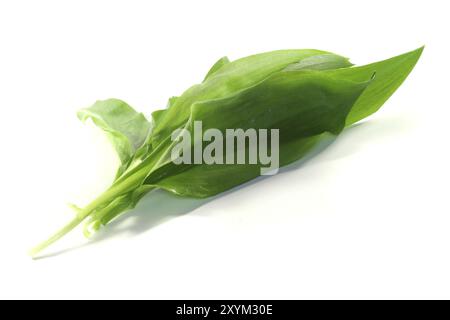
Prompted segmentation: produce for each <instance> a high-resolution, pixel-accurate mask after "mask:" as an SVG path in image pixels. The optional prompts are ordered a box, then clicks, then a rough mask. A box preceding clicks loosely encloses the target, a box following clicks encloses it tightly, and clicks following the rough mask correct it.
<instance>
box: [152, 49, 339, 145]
mask: <svg viewBox="0 0 450 320" xmlns="http://www.w3.org/2000/svg"><path fill="white" fill-rule="evenodd" d="M323 54H329V53H328V52H325V51H319V50H279V51H272V52H267V53H261V54H257V55H252V56H249V57H245V58H242V59H238V60H235V61H233V62H230V63H227V64H225V65H223V66H222V67H221V68H220V69H218V70H217V71H215V72H214V73H213V74H212V75H211V76H210V77H208V79H207V80H206V81H205V82H203V83H201V84H197V85H194V86H192V87H191V88H189V89H188V90H186V91H185V92H184V93H183V94H182V95H181V96H180V97H179V98H178V99H177V100H176V101H175V103H174V104H173V105H171V106H170V107H169V108H168V109H167V112H166V113H164V115H163V117H161V119H160V121H159V123H158V124H157V125H156V126H155V128H154V131H153V137H152V140H153V145H154V146H156V145H158V144H159V143H161V142H162V141H163V140H164V139H165V138H166V137H167V136H168V135H170V134H171V133H172V131H173V130H175V129H176V128H179V127H181V126H183V125H184V124H185V123H186V121H187V119H188V118H189V115H190V112H191V106H192V104H193V103H195V102H200V101H205V100H210V99H218V98H224V97H226V96H228V95H231V94H233V93H236V92H238V91H240V90H243V89H246V88H248V87H251V86H253V85H255V84H257V83H259V82H261V81H263V80H264V79H266V78H267V77H269V76H270V75H272V74H273V73H275V72H278V71H281V70H283V69H284V68H286V67H287V66H289V65H290V64H293V63H299V62H300V61H302V60H303V59H307V58H309V57H312V56H315V55H323ZM343 66H347V62H345V64H344V65H343Z"/></svg>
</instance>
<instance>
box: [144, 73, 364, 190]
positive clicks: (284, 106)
mask: <svg viewBox="0 0 450 320" xmlns="http://www.w3.org/2000/svg"><path fill="white" fill-rule="evenodd" d="M366 80H368V79H366ZM368 84H369V82H368V81H365V82H351V81H342V80H339V81H338V80H335V79H334V78H332V77H329V76H327V75H324V74H323V73H321V72H317V71H309V72H306V71H297V72H292V71H289V72H279V73H276V74H274V75H273V76H272V77H270V78H268V79H267V80H265V81H263V82H262V83H260V84H258V85H256V86H254V87H251V88H249V89H247V90H244V91H241V92H239V93H236V94H235V95H233V96H230V97H227V98H223V99H216V100H208V101H204V102H198V103H196V104H194V106H193V107H192V113H191V118H190V122H189V125H188V126H187V128H188V129H189V130H190V131H192V127H193V122H194V121H196V120H201V121H202V123H203V130H204V131H206V130H207V129H210V128H214V129H219V130H220V131H221V132H222V133H223V134H225V130H226V129H227V128H241V129H243V130H246V129H249V128H253V129H279V139H280V142H279V143H280V162H281V165H285V164H288V163H290V162H292V161H295V160H298V159H300V158H301V157H303V156H304V155H305V154H306V152H307V151H308V150H310V148H311V147H313V146H314V144H315V142H317V141H318V137H319V136H320V135H322V134H323V133H325V132H329V133H333V134H339V132H340V131H341V130H342V129H343V128H344V125H345V119H346V117H347V115H348V113H349V112H350V109H351V107H352V106H353V104H354V103H355V101H356V100H357V99H358V97H359V96H360V95H361V93H362V92H363V91H364V89H365V88H366V87H367V85H368ZM172 147H173V145H172V146H170V147H169V148H168V149H170V148H172ZM165 154H166V158H165V160H163V161H160V163H162V164H160V165H159V167H158V166H154V167H153V169H152V173H150V175H149V176H148V177H147V178H146V180H145V182H144V183H145V184H148V185H151V186H154V187H160V188H163V189H166V190H168V191H170V192H174V193H177V194H179V195H182V196H192V197H209V196H213V195H215V194H217V193H220V192H223V191H226V190H228V189H230V188H233V187H235V186H237V185H239V184H242V183H244V182H246V181H249V180H251V179H254V178H256V177H258V176H259V175H260V169H261V167H262V165H261V164H254V165H251V164H245V165H243V164H226V165H224V164H213V165H208V164H199V165H178V166H177V165H175V164H173V162H172V161H171V159H169V158H167V155H169V152H167V151H166V153H165ZM162 159H164V157H162Z"/></svg>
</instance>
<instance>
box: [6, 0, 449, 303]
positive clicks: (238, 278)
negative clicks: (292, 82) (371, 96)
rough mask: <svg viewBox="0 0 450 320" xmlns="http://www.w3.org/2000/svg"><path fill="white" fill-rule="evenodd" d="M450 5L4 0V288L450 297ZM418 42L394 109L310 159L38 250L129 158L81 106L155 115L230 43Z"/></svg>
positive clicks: (361, 55)
mask: <svg viewBox="0 0 450 320" xmlns="http://www.w3.org/2000/svg"><path fill="white" fill-rule="evenodd" d="M447 4H448V2H447V1H426V2H423V1H392V0H389V1H381V0H379V1H375V2H373V1H372V2H365V1H280V0H277V1H271V2H269V1H261V0H260V1H230V0H228V1H223V2H219V1H158V2H157V1H129V0H127V1H111V0H108V1H92V0H90V1H47V0H43V1H21V0H16V1H1V2H0V111H1V112H0V116H1V120H0V130H1V132H0V133H1V135H0V137H1V138H0V139H1V149H0V150H1V151H0V152H1V153H0V154H1V160H0V161H1V176H0V188H1V210H0V248H1V251H0V252H1V254H0V298H182V299H187V298H194V299H195V298H210V299H213V298H236V299H239V298H254V299H257V298H268V299H271V298H308V299H313V298H344V299H346V298H450V272H449V270H450V256H449V253H450V250H449V249H450V248H449V245H450V210H449V209H450V205H449V200H448V192H449V181H450V174H449V169H448V168H449V167H448V166H449V163H450V156H449V142H448V137H449V131H448V121H449V117H450V106H449V102H448V92H449V87H448V84H449V80H448V77H449V71H450V70H449V67H448V55H449V51H450V46H449V41H448V30H450V25H449V22H448V8H447ZM423 44H425V45H426V49H425V51H424V54H423V56H422V58H421V60H420V61H419V63H418V65H417V67H416V68H415V70H414V71H413V72H412V73H411V75H410V77H409V78H408V79H407V80H406V82H405V83H404V84H403V86H402V87H401V88H400V89H399V90H398V91H397V92H396V93H395V95H394V96H393V97H392V98H391V99H390V100H389V101H388V102H387V103H386V104H385V106H384V108H383V109H382V110H381V111H380V112H379V113H378V114H377V115H376V116H373V117H371V118H370V119H369V120H368V121H366V122H364V124H363V125H360V126H357V127H355V128H352V129H349V130H347V131H345V132H344V133H343V135H342V136H341V137H340V138H339V139H338V140H337V141H336V142H335V143H334V144H332V145H331V146H330V147H329V148H328V149H326V150H324V151H323V152H321V153H320V154H318V155H317V156H316V157H314V158H313V159H311V160H310V161H308V162H306V163H304V164H303V165H299V166H297V167H296V168H294V169H293V170H289V171H288V172H284V173H282V174H280V175H278V176H275V177H271V178H268V179H264V180H261V181H259V182H257V183H252V184H250V185H247V186H246V187H244V188H240V189H239V190H237V191H235V192H231V193H227V194H225V195H223V196H220V197H218V198H216V199H214V200H212V201H198V200H191V199H185V200H180V199H177V198H175V197H173V196H170V195H167V194H165V193H163V192H156V193H155V194H153V195H151V196H149V197H147V198H145V199H144V200H143V203H142V204H141V205H140V206H139V207H138V209H137V210H135V211H134V212H133V213H130V214H128V215H127V216H126V217H125V216H124V217H123V219H120V220H119V221H117V222H115V223H113V224H112V225H111V226H110V227H109V228H108V229H107V230H104V232H101V233H100V234H99V235H98V237H97V241H91V242H89V241H87V240H86V239H84V238H83V237H82V236H81V231H80V230H76V231H75V232H73V233H72V234H71V235H70V236H68V237H67V238H64V239H63V240H62V241H61V242H60V243H58V244H57V245H55V246H53V247H51V248H49V250H48V251H46V255H47V257H46V258H43V259H40V260H34V261H33V260H32V259H30V257H29V256H27V250H28V249H29V248H30V247H32V246H33V245H35V244H36V243H37V242H39V241H41V240H43V239H44V238H45V237H47V236H48V235H49V234H50V233H52V232H53V231H55V229H56V228H58V227H59V226H60V225H61V224H63V223H65V222H66V221H68V220H70V218H71V215H72V214H73V213H72V212H71V210H70V209H69V208H68V207H67V206H66V203H67V202H75V203H77V204H80V205H83V204H84V203H86V201H88V200H89V199H92V198H93V197H94V196H95V195H97V194H98V193H100V192H101V191H102V190H103V189H104V188H106V187H107V186H108V184H109V182H110V181H111V179H112V177H113V173H114V170H115V167H116V165H117V164H118V161H117V159H116V157H115V155H114V152H113V150H112V148H111V146H110V145H109V143H108V141H107V140H106V138H104V137H103V135H102V134H101V133H100V132H98V131H97V130H96V129H94V128H93V126H89V125H83V124H81V123H80V122H79V121H78V120H77V118H76V116H75V112H76V110H77V109H79V108H81V107H87V106H89V105H90V104H92V103H93V102H94V101H95V100H97V99H106V98H110V97H115V98H120V99H123V100H125V101H127V102H128V103H130V104H131V105H132V106H134V107H135V108H136V109H138V110H140V111H143V112H144V113H145V114H150V112H151V111H152V110H154V109H156V108H161V107H164V106H165V104H166V100H167V98H168V97H170V96H172V95H178V94H180V93H181V92H182V91H183V90H184V89H186V88H187V87H189V86H190V85H192V84H194V83H197V82H200V81H201V80H202V78H203V76H204V74H205V72H206V71H207V70H208V69H209V67H210V66H211V64H212V63H213V62H215V60H216V59H218V58H219V57H221V56H223V55H228V56H229V57H230V58H231V59H236V58H239V57H242V56H245V55H249V54H253V53H258V52H263V51H269V50H276V49H288V48H289V49H290V48H316V49H322V50H329V51H333V52H336V53H339V54H342V55H345V56H349V57H351V58H352V62H354V63H356V64H364V63H369V62H373V61H377V60H382V59H385V58H389V57H391V56H394V55H397V54H401V53H404V52H406V51H410V50H413V49H415V48H417V47H419V46H422V45H423ZM86 243H87V244H86Z"/></svg>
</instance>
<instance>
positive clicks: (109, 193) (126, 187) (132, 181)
mask: <svg viewBox="0 0 450 320" xmlns="http://www.w3.org/2000/svg"><path fill="white" fill-rule="evenodd" d="M141 172H142V173H145V172H144V171H138V172H136V173H135V174H133V175H131V176H129V177H127V179H125V180H121V181H120V182H119V181H116V182H115V183H114V184H113V185H112V186H111V187H110V188H109V189H108V190H106V191H105V192H104V193H103V194H101V195H100V196H99V197H98V198H96V199H95V200H94V201H92V202H91V203H90V204H88V205H87V206H86V207H85V208H83V209H81V210H80V211H79V212H78V213H77V215H76V216H75V218H73V219H72V220H71V221H70V222H69V223H68V224H66V225H65V226H64V227H62V228H61V229H59V230H58V231H57V232H55V233H54V234H53V235H52V236H51V237H49V238H48V239H47V240H45V241H43V242H41V243H40V244H38V245H37V246H35V247H34V248H32V249H31V250H30V252H29V254H30V255H31V256H32V257H35V256H36V255H37V254H38V253H40V252H41V251H42V250H44V249H46V248H47V247H48V246H50V245H51V244H53V243H54V242H56V241H57V240H59V239H60V238H61V237H63V236H64V235H66V234H67V233H69V232H70V231H72V230H73V229H74V228H75V227H77V226H78V225H79V224H80V223H82V222H83V221H84V220H85V219H86V218H87V217H89V215H90V214H92V212H93V211H94V210H95V209H97V208H98V207H99V206H102V205H107V204H109V203H111V201H113V200H114V199H116V198H117V197H118V196H120V195H122V194H124V193H126V192H128V191H130V190H133V189H135V188H136V186H139V184H140V182H141V181H142V173H141ZM144 176H145V175H144Z"/></svg>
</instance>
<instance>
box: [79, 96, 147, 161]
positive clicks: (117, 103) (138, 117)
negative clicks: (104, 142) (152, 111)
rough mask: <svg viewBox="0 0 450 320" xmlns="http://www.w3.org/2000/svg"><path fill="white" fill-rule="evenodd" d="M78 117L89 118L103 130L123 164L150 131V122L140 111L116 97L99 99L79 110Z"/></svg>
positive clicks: (81, 118)
mask: <svg viewBox="0 0 450 320" xmlns="http://www.w3.org/2000/svg"><path fill="white" fill-rule="evenodd" d="M78 118H79V119H80V120H82V121H86V119H88V118H90V119H92V121H93V122H94V124H95V125H96V126H98V127H99V128H100V129H102V130H103V131H105V133H106V134H107V135H108V137H109V139H110V141H111V143H112V144H113V146H114V148H115V149H116V152H117V154H118V156H119V158H120V161H121V162H122V164H123V165H124V164H126V163H127V162H129V161H130V159H131V158H132V157H133V155H134V153H135V152H136V150H137V149H138V148H139V147H140V146H141V145H142V144H143V143H144V141H145V139H146V138H147V136H148V135H149V133H150V131H151V124H150V122H148V121H147V119H146V118H145V117H144V115H143V114H142V113H137V112H136V111H135V110H134V109H133V108H132V107H130V106H129V105H128V104H127V103H125V102H123V101H121V100H118V99H108V100H99V101H97V102H96V103H95V104H94V105H92V106H91V107H89V108H86V109H82V110H80V111H79V112H78Z"/></svg>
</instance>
